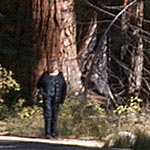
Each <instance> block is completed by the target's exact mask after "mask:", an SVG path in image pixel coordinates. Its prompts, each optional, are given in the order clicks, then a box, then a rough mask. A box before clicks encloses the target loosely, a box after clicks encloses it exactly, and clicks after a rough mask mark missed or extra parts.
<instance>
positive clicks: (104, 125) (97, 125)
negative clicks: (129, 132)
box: [59, 99, 110, 138]
mask: <svg viewBox="0 0 150 150" xmlns="http://www.w3.org/2000/svg"><path fill="white" fill-rule="evenodd" d="M59 129H60V134H61V135H63V136H69V135H74V136H75V137H82V136H83V137H98V138H101V137H102V136H105V135H106V134H108V132H110V128H109V123H108V122H107V119H106V112H105V110H104V109H102V108H101V107H100V106H99V105H98V104H97V103H96V102H95V101H94V100H93V101H92V100H90V101H89V100H87V101H86V100H74V99H68V100H66V103H65V104H64V105H63V106H62V107H61V112H60V116H59Z"/></svg>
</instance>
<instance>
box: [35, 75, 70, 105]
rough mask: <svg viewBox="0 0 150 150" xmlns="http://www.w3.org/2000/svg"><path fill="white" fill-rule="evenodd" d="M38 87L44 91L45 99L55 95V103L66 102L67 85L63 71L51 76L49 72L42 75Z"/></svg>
mask: <svg viewBox="0 0 150 150" xmlns="http://www.w3.org/2000/svg"><path fill="white" fill-rule="evenodd" d="M37 88H38V89H39V90H40V91H41V92H42V94H43V99H44V100H45V99H48V98H49V97H54V103H64V100H65V96H66V91H67V85H66V82H65V80H64V77H63V74H62V72H59V74H58V75H57V76H51V75H49V73H48V72H45V73H43V75H42V76H41V77H40V79H39V81H38V84H37Z"/></svg>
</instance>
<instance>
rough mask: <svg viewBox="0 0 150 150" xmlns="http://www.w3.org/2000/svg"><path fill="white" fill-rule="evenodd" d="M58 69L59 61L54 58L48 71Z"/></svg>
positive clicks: (49, 64)
mask: <svg viewBox="0 0 150 150" xmlns="http://www.w3.org/2000/svg"><path fill="white" fill-rule="evenodd" d="M57 69H58V62H57V60H55V59H52V60H50V61H49V62H48V71H49V72H54V71H56V70H57Z"/></svg>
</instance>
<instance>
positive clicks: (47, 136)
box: [45, 135, 53, 139]
mask: <svg viewBox="0 0 150 150" xmlns="http://www.w3.org/2000/svg"><path fill="white" fill-rule="evenodd" d="M45 138H46V139H53V137H52V136H51V135H46V136H45Z"/></svg>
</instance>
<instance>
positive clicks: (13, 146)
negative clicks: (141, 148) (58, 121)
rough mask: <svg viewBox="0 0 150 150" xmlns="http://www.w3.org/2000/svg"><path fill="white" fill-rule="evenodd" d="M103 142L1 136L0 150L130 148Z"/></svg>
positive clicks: (113, 149) (100, 149)
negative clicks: (108, 144)
mask: <svg viewBox="0 0 150 150" xmlns="http://www.w3.org/2000/svg"><path fill="white" fill-rule="evenodd" d="M103 144H104V143H102V142H99V141H88V140H75V139H56V140H47V139H37V138H22V137H12V136H11V137H10V136H0V150H129V149H118V148H117V149H116V148H112V149H110V148H109V149H108V148H102V147H103Z"/></svg>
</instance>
